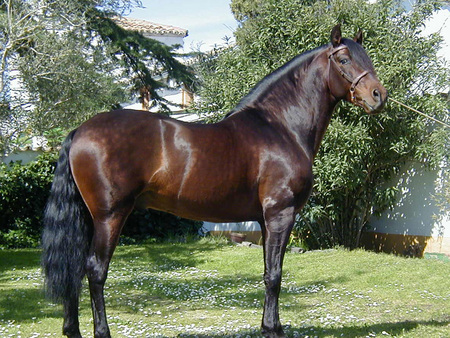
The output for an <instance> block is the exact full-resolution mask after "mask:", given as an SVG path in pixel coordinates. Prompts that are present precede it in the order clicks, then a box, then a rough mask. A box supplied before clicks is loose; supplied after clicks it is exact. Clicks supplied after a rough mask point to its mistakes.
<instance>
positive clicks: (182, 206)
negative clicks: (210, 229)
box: [136, 177, 261, 222]
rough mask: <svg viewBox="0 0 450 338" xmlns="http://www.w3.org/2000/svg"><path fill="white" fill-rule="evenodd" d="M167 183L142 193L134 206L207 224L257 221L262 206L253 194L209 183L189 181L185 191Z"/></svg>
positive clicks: (232, 187) (255, 194) (228, 186)
mask: <svg viewBox="0 0 450 338" xmlns="http://www.w3.org/2000/svg"><path fill="white" fill-rule="evenodd" d="M199 178H201V177H199ZM180 188H181V187H180V185H178V186H175V185H174V184H173V183H172V184H167V185H165V186H159V187H158V188H157V189H155V187H153V189H150V190H147V191H144V192H143V193H142V194H141V195H140V196H139V197H138V198H137V200H136V207H138V208H151V209H156V210H161V211H165V212H169V213H172V214H174V215H177V216H180V217H184V218H189V219H195V220H200V221H210V222H237V221H247V220H259V219H260V218H261V216H260V215H261V207H260V204H259V202H258V197H257V193H256V191H252V189H243V188H241V189H236V188H239V187H236V186H233V185H228V184H223V185H220V186H217V185H214V184H210V185H208V182H203V183H201V182H200V181H192V182H190V183H189V184H188V186H186V185H185V186H184V189H180Z"/></svg>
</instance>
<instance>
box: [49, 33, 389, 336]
mask: <svg viewBox="0 0 450 338" xmlns="http://www.w3.org/2000/svg"><path fill="white" fill-rule="evenodd" d="M361 42H362V33H361V32H359V33H358V34H357V36H356V37H355V39H353V40H352V39H345V38H342V37H341V29H340V26H339V25H337V26H335V27H334V28H333V29H332V31H331V43H329V44H326V45H323V46H321V47H318V48H316V49H314V50H311V51H308V52H305V53H303V54H301V55H299V56H297V57H295V58H294V59H293V60H291V61H290V62H288V63H287V64H285V65H284V66H282V67H281V68H279V69H278V70H276V71H275V72H273V73H272V74H270V75H268V76H266V77H265V78H264V79H263V80H262V81H260V82H259V83H258V84H257V85H256V86H255V87H254V89H253V90H252V91H251V92H250V93H249V94H248V95H247V96H245V97H244V98H243V99H242V100H241V102H240V103H239V104H238V105H237V106H236V108H235V109H234V110H232V111H231V112H230V113H229V114H228V115H227V117H226V118H224V119H223V120H222V121H220V122H217V123H215V124H195V123H193V124H191V123H184V122H180V121H177V120H174V119H172V118H169V117H166V116H162V115H158V114H152V113H149V112H144V111H131V110H117V111H112V112H108V113H103V114H99V115H96V116H94V117H93V118H91V119H90V120H88V121H87V122H85V123H83V124H82V125H81V126H80V127H79V128H78V129H76V130H74V131H72V132H71V133H70V134H69V135H68V137H67V138H66V140H65V141H64V143H63V145H62V149H61V151H60V157H59V160H58V163H57V168H56V171H55V177H54V181H53V184H52V188H51V193H50V197H49V201H48V205H47V207H46V210H45V216H44V231H43V238H42V247H43V256H42V265H43V270H44V273H45V279H46V281H45V285H46V291H47V293H48V295H49V296H50V297H51V298H52V299H54V300H57V301H60V302H62V304H63V306H64V324H63V334H64V335H67V336H68V337H81V334H80V330H79V321H78V305H79V295H80V289H81V281H82V279H83V277H84V276H85V275H87V278H88V281H89V290H90V296H91V305H92V312H93V317H94V335H95V337H110V331H109V327H108V324H107V320H106V312H105V302H104V297H103V289H104V284H105V280H106V277H107V272H108V266H109V262H110V260H111V257H112V255H113V252H114V249H115V247H116V245H117V242H118V239H119V235H120V232H121V229H122V226H123V225H124V223H125V220H126V219H127V216H128V215H129V214H130V212H131V211H132V209H133V208H134V207H144V208H153V209H156V210H162V211H165V212H169V213H173V214H175V215H178V216H181V217H185V218H190V219H195V220H203V221H210V222H238V221H250V220H255V221H258V222H259V223H260V224H261V229H262V235H263V240H264V245H263V248H264V251H263V252H264V283H265V302H264V310H263V317H262V325H261V330H262V334H263V335H264V336H265V337H283V336H284V333H283V329H282V326H281V323H280V319H279V312H278V297H279V293H280V284H281V276H282V264H283V257H284V253H285V250H286V245H287V242H288V238H289V234H290V232H291V230H292V227H293V225H294V219H295V215H296V213H297V212H298V211H299V210H300V209H301V208H302V207H303V205H304V204H305V203H306V201H307V199H308V197H309V195H310V192H311V189H312V185H313V175H312V164H313V159H314V157H315V155H316V153H317V151H318V148H319V145H320V143H321V141H322V138H323V135H324V133H325V130H326V129H327V126H328V124H329V122H330V118H331V114H332V112H333V109H334V107H335V106H336V104H337V103H338V102H339V101H340V100H341V99H345V100H347V101H350V102H352V103H353V104H355V105H357V106H360V107H362V108H363V109H364V110H365V111H366V112H367V113H369V114H373V113H378V112H380V111H381V109H382V108H383V106H384V104H385V101H386V98H387V91H386V89H385V88H384V87H383V86H382V85H381V83H380V81H379V80H378V79H377V76H376V74H375V70H374V68H373V65H372V62H371V60H370V59H369V57H368V56H367V54H366V52H365V50H364V49H363V48H362V46H361Z"/></svg>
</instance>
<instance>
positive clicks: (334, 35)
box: [331, 24, 342, 47]
mask: <svg viewBox="0 0 450 338" xmlns="http://www.w3.org/2000/svg"><path fill="white" fill-rule="evenodd" d="M341 39H342V33H341V24H337V25H336V26H334V27H333V29H332V30H331V43H332V44H333V47H337V46H339V45H340V44H341Z"/></svg>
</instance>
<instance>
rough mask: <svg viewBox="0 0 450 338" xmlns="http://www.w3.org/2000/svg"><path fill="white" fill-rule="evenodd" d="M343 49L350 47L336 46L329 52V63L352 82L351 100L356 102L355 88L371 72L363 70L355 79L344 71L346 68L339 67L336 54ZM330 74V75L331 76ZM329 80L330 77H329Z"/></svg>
mask: <svg viewBox="0 0 450 338" xmlns="http://www.w3.org/2000/svg"><path fill="white" fill-rule="evenodd" d="M343 49H348V47H347V46H346V45H340V46H339V47H336V48H335V49H333V50H332V51H331V52H330V54H328V60H329V64H332V65H334V67H335V68H336V70H337V71H338V72H339V74H341V75H342V77H343V78H344V79H346V80H347V81H348V82H350V83H351V86H350V102H352V103H355V101H356V97H355V89H356V86H357V85H358V83H359V81H360V80H361V79H362V78H363V77H364V76H366V75H367V74H369V73H370V72H369V71H367V70H365V71H363V72H362V73H361V74H359V75H358V76H357V77H355V78H354V79H352V78H351V76H350V75H348V74H347V73H346V72H344V70H343V69H342V68H341V67H339V64H338V62H337V61H336V59H335V58H334V55H335V54H336V53H337V52H339V51H340V50H343ZM329 76H330V75H328V77H329ZM328 81H329V79H328Z"/></svg>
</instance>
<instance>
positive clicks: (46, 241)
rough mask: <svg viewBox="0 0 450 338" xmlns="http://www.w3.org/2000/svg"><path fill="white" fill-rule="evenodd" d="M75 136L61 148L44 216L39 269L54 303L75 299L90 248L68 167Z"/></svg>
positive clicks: (81, 204) (83, 210)
mask: <svg viewBox="0 0 450 338" xmlns="http://www.w3.org/2000/svg"><path fill="white" fill-rule="evenodd" d="M75 132H76V130H74V131H72V132H71V133H70V134H69V135H68V136H67V138H66V140H65V141H64V143H63V145H62V149H61V151H60V154H59V159H58V164H57V166H56V170H55V176H54V178H53V184H52V188H51V191H50V197H49V199H48V202H47V207H46V209H45V214H44V231H43V234H42V269H43V271H44V274H45V288H46V292H47V295H48V297H49V298H51V299H52V300H54V301H64V300H69V299H73V297H78V296H79V293H80V289H81V281H82V279H83V277H84V275H85V267H86V259H87V254H88V251H89V244H90V235H89V233H90V230H89V229H90V227H89V225H88V222H87V218H86V216H87V212H86V211H87V208H86V206H85V204H84V202H83V200H82V198H81V195H80V193H79V191H78V188H77V186H76V185H75V181H74V179H73V176H72V173H71V170H70V165H69V150H70V146H71V144H72V139H73V136H74V135H75Z"/></svg>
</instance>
